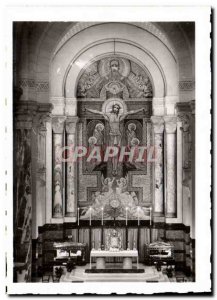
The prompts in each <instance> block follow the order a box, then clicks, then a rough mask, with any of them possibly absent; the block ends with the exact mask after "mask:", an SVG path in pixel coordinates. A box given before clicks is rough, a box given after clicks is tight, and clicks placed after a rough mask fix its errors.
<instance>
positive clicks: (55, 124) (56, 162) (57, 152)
mask: <svg viewBox="0 0 217 300" xmlns="http://www.w3.org/2000/svg"><path fill="white" fill-rule="evenodd" d="M64 125H65V117H63V116H59V117H53V119H52V129H53V218H62V217H63V209H64V207H63V198H64V193H63V190H64V186H63V185H64V180H63V162H62V148H63V134H64Z"/></svg>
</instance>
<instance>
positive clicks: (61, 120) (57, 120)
mask: <svg viewBox="0 0 217 300" xmlns="http://www.w3.org/2000/svg"><path fill="white" fill-rule="evenodd" d="M65 120H66V117H65V116H58V117H53V118H52V129H53V132H54V133H55V134H62V133H63V130H64V126H65Z"/></svg>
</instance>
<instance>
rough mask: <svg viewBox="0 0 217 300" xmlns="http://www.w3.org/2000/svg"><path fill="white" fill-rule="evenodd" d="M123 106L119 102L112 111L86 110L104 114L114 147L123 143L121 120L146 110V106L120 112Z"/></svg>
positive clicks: (114, 172)
mask: <svg viewBox="0 0 217 300" xmlns="http://www.w3.org/2000/svg"><path fill="white" fill-rule="evenodd" d="M120 109H121V106H120V105H119V104H118V103H115V104H113V105H112V110H111V111H110V113H107V112H102V111H99V110H95V109H89V108H85V110H86V111H89V112H91V113H93V114H100V115H102V116H103V117H104V118H105V119H106V120H107V121H108V122H109V127H110V130H109V145H110V146H113V147H119V146H120V145H121V137H122V134H121V130H120V122H121V121H123V120H124V119H125V118H126V117H127V116H128V115H133V114H136V113H138V112H140V111H144V108H140V109H137V110H131V111H128V112H125V113H120ZM117 164H118V160H117V156H116V157H114V158H113V160H112V165H113V175H114V176H115V175H117Z"/></svg>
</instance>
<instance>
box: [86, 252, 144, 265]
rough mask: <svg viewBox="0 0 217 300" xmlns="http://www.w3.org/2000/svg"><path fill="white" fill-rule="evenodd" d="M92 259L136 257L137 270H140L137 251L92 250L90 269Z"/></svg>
mask: <svg viewBox="0 0 217 300" xmlns="http://www.w3.org/2000/svg"><path fill="white" fill-rule="evenodd" d="M92 257H105V258H106V257H124V258H126V257H127V258H133V257H136V261H137V269H138V268H139V255H138V251H137V250H121V251H108V250H107V251H106V250H91V252H90V269H91V258H92Z"/></svg>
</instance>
